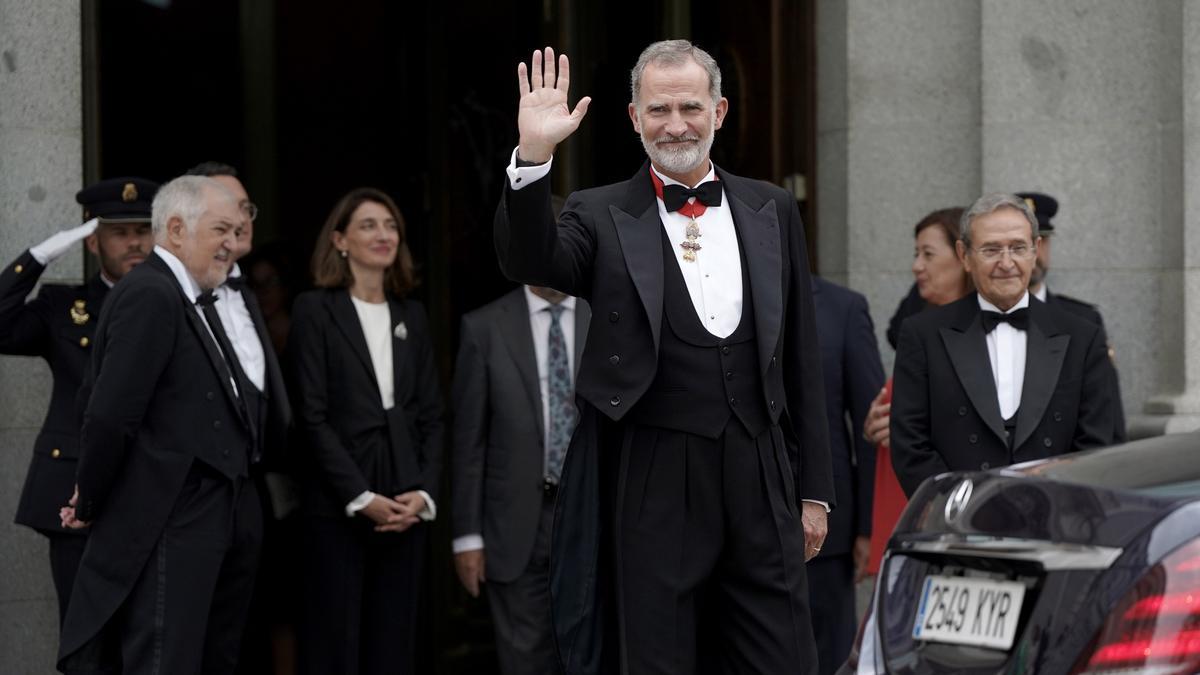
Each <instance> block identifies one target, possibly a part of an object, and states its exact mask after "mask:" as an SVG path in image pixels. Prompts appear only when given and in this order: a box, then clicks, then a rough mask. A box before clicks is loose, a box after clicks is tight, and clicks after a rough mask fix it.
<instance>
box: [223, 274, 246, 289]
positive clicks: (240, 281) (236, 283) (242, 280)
mask: <svg viewBox="0 0 1200 675" xmlns="http://www.w3.org/2000/svg"><path fill="white" fill-rule="evenodd" d="M225 285H226V286H228V287H229V288H231V289H233V290H235V291H241V290H245V288H246V277H245V276H236V277H228V278H226V279H225Z"/></svg>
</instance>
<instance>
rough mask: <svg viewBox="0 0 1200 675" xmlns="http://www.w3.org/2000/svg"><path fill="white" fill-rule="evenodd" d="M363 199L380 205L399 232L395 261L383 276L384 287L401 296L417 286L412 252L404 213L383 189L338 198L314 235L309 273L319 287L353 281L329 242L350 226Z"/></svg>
mask: <svg viewBox="0 0 1200 675" xmlns="http://www.w3.org/2000/svg"><path fill="white" fill-rule="evenodd" d="M364 202H375V203H376V204H380V205H381V206H383V207H384V208H385V209H387V210H388V213H390V214H391V216H392V218H394V219H395V220H396V230H397V231H398V232H399V234H400V245H399V246H398V247H397V249H396V261H395V262H393V263H392V266H391V267H389V268H388V270H387V273H386V274H385V275H384V279H383V284H384V288H386V289H387V290H388V291H391V292H392V293H393V294H394V295H395V296H396V297H398V298H403V297H405V296H406V295H408V293H409V292H410V291H412V289H413V288H415V287H416V285H417V277H416V269H415V267H414V265H413V259H412V253H411V252H410V251H409V250H408V235H407V234H406V232H405V225H404V215H403V214H402V213H400V209H399V208H398V207H397V206H396V202H394V201H392V198H391V197H389V196H388V195H387V193H385V192H384V191H383V190H377V189H375V188H371V187H360V188H355V189H353V190H351V191H350V192H348V193H346V195H345V196H344V197H342V198H341V199H339V200H338V202H337V204H335V205H334V207H333V210H332V211H330V212H329V217H328V218H326V219H325V225H324V227H322V228H321V234H319V235H317V245H316V248H315V249H314V250H313V257H312V275H313V284H314V285H316V286H318V287H320V288H349V287H350V286H351V285H352V284H353V283H354V275H353V274H352V273H351V272H350V263H349V262H348V261H347V260H346V259H345V258H343V257H342V256H341V255H340V254H339V253H338V250H337V248H336V247H334V245H333V233H334V232H345V231H346V227H347V226H348V225H350V217H351V216H352V215H354V211H355V210H356V209H357V208H358V207H359V206H362V204H363V203H364Z"/></svg>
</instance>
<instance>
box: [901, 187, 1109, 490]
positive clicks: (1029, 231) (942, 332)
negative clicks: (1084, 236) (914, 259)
mask: <svg viewBox="0 0 1200 675" xmlns="http://www.w3.org/2000/svg"><path fill="white" fill-rule="evenodd" d="M962 233H963V234H962V239H961V240H960V241H959V242H958V243H957V250H958V256H959V259H960V260H962V262H963V265H964V266H965V267H966V269H967V272H968V274H970V275H971V279H972V281H973V282H974V284H975V289H976V291H977V292H976V293H971V294H969V295H967V296H966V297H964V298H962V299H961V300H958V301H956V302H952V303H950V304H948V305H943V306H941V307H937V308H934V309H930V310H928V311H925V312H922V313H921V314H918V315H916V316H913V317H911V318H909V319H908V320H907V321H905V322H904V325H903V327H902V328H901V331H900V344H899V347H898V348H897V350H896V366H895V375H894V379H893V389H892V410H891V444H892V456H893V463H894V465H895V469H896V476H897V478H899V479H900V485H901V486H902V487H903V488H904V491H905V492H906V493H907V494H909V495H912V493H913V492H915V491H916V489H917V487H918V486H920V484H921V482H922V481H924V480H925V479H926V478H929V477H930V476H934V475H937V474H939V473H942V472H945V471H963V470H986V469H990V468H995V467H1001V466H1005V465H1008V464H1013V463H1016V462H1024V461H1028V460H1034V459H1040V458H1044V457H1050V456H1053V455H1058V454H1062V453H1065V452H1071V451H1073V450H1081V449H1085V448H1092V447H1098V446H1104V445H1108V444H1109V443H1111V442H1112V437H1113V423H1112V412H1113V403H1112V391H1113V390H1112V387H1111V386H1110V384H1111V378H1112V363H1111V361H1110V360H1109V358H1108V348H1107V340H1106V338H1105V335H1104V330H1103V329H1102V328H1100V327H1099V326H1098V325H1096V324H1094V323H1092V322H1091V321H1088V320H1086V319H1083V318H1081V317H1079V316H1076V315H1074V314H1072V313H1069V312H1061V311H1055V310H1053V309H1051V308H1050V307H1048V306H1047V305H1046V304H1045V303H1043V302H1042V301H1041V300H1038V299H1037V298H1036V297H1033V296H1032V294H1031V293H1030V292H1029V290H1028V287H1029V276H1030V274H1031V272H1032V269H1033V265H1034V258H1035V257H1036V256H1037V247H1038V245H1039V243H1040V241H1041V239H1040V237H1039V236H1038V221H1037V218H1036V217H1035V216H1034V214H1033V212H1032V211H1031V210H1030V208H1029V205H1028V204H1026V203H1025V201H1024V200H1023V199H1021V198H1020V197H1017V196H1015V195H1008V194H1001V193H993V194H986V195H984V196H982V197H980V198H979V199H978V200H977V201H976V202H975V204H974V205H972V206H971V208H970V209H969V210H968V211H967V212H966V213H965V214H964V215H963V227H962Z"/></svg>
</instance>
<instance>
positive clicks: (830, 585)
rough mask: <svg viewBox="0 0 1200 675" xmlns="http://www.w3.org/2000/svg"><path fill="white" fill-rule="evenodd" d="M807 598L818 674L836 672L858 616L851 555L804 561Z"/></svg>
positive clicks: (851, 639) (850, 639)
mask: <svg viewBox="0 0 1200 675" xmlns="http://www.w3.org/2000/svg"><path fill="white" fill-rule="evenodd" d="M808 597H809V599H810V601H811V602H812V613H813V616H814V617H815V620H814V621H813V632H814V633H815V635H816V638H817V655H818V658H819V661H820V664H821V670H820V672H821V675H832V673H836V672H837V670H838V668H840V667H841V665H842V664H843V663H845V661H846V657H848V656H849V655H850V647H851V646H852V645H853V644H854V634H855V633H856V632H857V630H858V618H857V616H856V615H855V608H854V558H853V556H851V555H850V554H849V553H843V554H841V555H832V556H821V557H819V558H813V559H812V560H811V561H810V562H809V563H808Z"/></svg>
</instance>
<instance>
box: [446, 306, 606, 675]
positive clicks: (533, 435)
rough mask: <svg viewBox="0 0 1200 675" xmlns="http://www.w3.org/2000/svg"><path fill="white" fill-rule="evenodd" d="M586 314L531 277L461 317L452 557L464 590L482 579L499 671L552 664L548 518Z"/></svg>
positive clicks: (546, 668) (532, 672)
mask: <svg viewBox="0 0 1200 675" xmlns="http://www.w3.org/2000/svg"><path fill="white" fill-rule="evenodd" d="M590 320H591V312H590V311H589V310H588V305H587V303H586V302H584V301H583V300H579V299H577V298H572V297H569V296H567V295H565V294H563V293H560V292H558V291H556V290H554V289H551V288H542V287H538V286H524V287H522V288H518V289H516V290H514V291H512V292H510V293H508V294H506V295H504V296H503V297H501V298H500V299H498V300H496V301H494V302H491V303H489V304H487V305H484V306H483V307H480V308H479V309H477V310H475V311H473V312H469V313H467V314H465V315H464V316H463V319H462V333H461V338H460V344H459V349H458V360H457V363H456V365H455V369H454V390H453V400H454V429H453V445H452V447H453V467H454V468H453V474H452V480H453V487H454V542H453V546H454V565H455V569H456V570H457V572H458V578H459V580H460V581H461V582H462V584H463V586H464V587H465V588H466V589H467V592H468V593H470V594H471V595H472V596H478V595H479V589H480V584H482V583H484V581H485V580H486V582H487V584H486V589H487V595H488V604H489V606H490V608H491V611H492V623H493V624H494V626H495V630H496V652H497V655H498V656H499V660H500V670H501V672H503V673H505V675H517V674H519V673H528V674H529V675H544V674H545V673H553V672H556V671H557V669H558V664H557V655H556V653H555V651H554V637H553V630H552V624H551V620H550V596H549V588H550V577H549V571H550V565H549V560H550V528H551V525H552V524H553V521H554V498H555V496H556V495H557V493H558V481H559V476H560V474H561V471H562V461H563V457H564V456H565V455H566V451H567V444H568V442H569V441H570V438H571V432H572V431H573V430H574V428H575V421H576V418H577V411H576V409H575V396H574V374H575V372H576V368H577V366H578V364H579V356H580V354H581V353H582V352H583V344H584V341H585V339H586V337H587V325H588V321H590ZM485 552H486V553H485Z"/></svg>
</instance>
